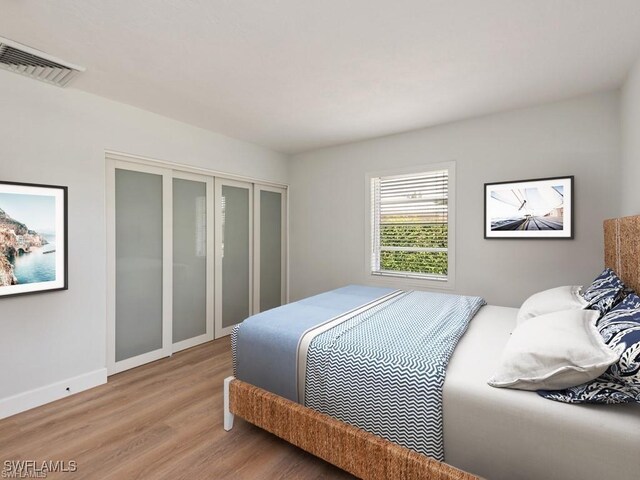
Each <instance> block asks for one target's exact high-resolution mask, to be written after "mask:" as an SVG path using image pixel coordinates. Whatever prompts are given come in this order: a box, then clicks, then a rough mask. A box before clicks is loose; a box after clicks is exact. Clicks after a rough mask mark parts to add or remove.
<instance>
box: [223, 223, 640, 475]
mask: <svg viewBox="0 0 640 480" xmlns="http://www.w3.org/2000/svg"><path fill="white" fill-rule="evenodd" d="M638 238H640V215H639V216H633V217H623V218H614V219H611V220H605V222H604V245H605V248H604V250H605V252H604V257H605V266H607V267H609V268H611V269H613V270H614V271H615V272H616V273H617V274H618V275H619V276H620V278H621V279H622V281H623V282H625V284H626V285H627V286H629V287H630V288H632V289H633V290H635V291H640V242H638ZM234 415H238V416H239V417H241V418H243V419H245V420H246V421H248V422H249V423H252V424H254V425H256V426H258V427H260V428H262V429H264V430H267V431H268V432H271V433H273V434H274V435H276V436H278V437H280V438H282V439H284V440H286V441H287V442H289V443H291V444H293V445H296V446H297V447H300V448H302V449H303V450H306V451H307V452H309V453H311V454H313V455H315V456H317V457H320V458H322V459H323V460H326V461H327V462H329V463H331V464H333V465H336V466H337V467H339V468H341V469H343V470H345V471H347V472H349V473H351V474H353V475H355V476H356V477H359V478H363V479H371V480H386V479H394V480H395V479H398V480H400V479H405V480H417V479H433V480H472V479H478V478H479V477H476V476H475V475H472V474H470V473H467V472H464V471H462V470H458V469H457V468H455V467H452V466H450V465H447V464H446V463H442V462H439V461H437V460H434V459H433V458H430V457H427V456H426V455H422V454H419V453H417V452H414V451H413V450H409V449H408V448H404V447H401V446H399V445H397V444H395V443H392V442H390V441H388V440H385V439H383V438H381V437H378V436H376V435H373V434H371V433H368V432H365V431H364V430H361V429H359V428H357V427H354V426H352V425H348V424H346V423H344V422H341V421H340V420H337V419H335V418H332V417H330V416H328V415H325V414H322V413H319V412H317V411H315V410H312V409H310V408H307V407H305V406H303V405H301V404H299V403H295V402H292V401H290V400H287V399H285V398H283V397H280V396H278V395H275V394H273V393H270V392H268V391H266V390H263V389H261V388H258V387H256V386H253V385H251V384H248V383H245V382H242V381H240V380H237V379H235V378H234V377H228V378H226V379H225V381H224V429H225V430H231V428H232V427H233V419H234Z"/></svg>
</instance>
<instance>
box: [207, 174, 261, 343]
mask: <svg viewBox="0 0 640 480" xmlns="http://www.w3.org/2000/svg"><path fill="white" fill-rule="evenodd" d="M223 185H226V186H229V187H237V188H245V189H247V191H248V194H249V252H248V253H249V298H248V299H247V301H248V302H249V313H250V314H252V313H253V281H252V278H253V272H254V261H253V250H254V248H255V241H254V234H253V226H254V224H253V215H254V212H253V184H252V183H251V182H243V181H239V180H231V179H228V178H224V177H216V178H215V195H214V205H215V206H216V210H217V212H216V215H215V234H214V238H215V244H216V246H215V278H216V282H215V328H214V332H215V338H221V337H225V336H227V335H230V334H231V331H232V330H233V327H234V326H235V325H230V326H228V327H223V326H222V284H223V279H222V240H223V235H222V219H223V216H222V213H221V206H222V187H223Z"/></svg>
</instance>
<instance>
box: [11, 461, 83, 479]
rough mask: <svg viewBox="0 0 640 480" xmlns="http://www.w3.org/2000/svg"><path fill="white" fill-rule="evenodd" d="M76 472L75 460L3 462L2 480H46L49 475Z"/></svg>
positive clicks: (76, 463)
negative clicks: (25, 479)
mask: <svg viewBox="0 0 640 480" xmlns="http://www.w3.org/2000/svg"><path fill="white" fill-rule="evenodd" d="M77 471H78V462H76V461H75V460H69V461H65V460H43V461H38V460H5V461H4V464H3V465H2V473H1V474H0V476H1V477H2V478H47V475H48V474H49V473H74V472H77Z"/></svg>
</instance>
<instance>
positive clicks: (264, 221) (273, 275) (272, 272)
mask: <svg viewBox="0 0 640 480" xmlns="http://www.w3.org/2000/svg"><path fill="white" fill-rule="evenodd" d="M259 193H260V239H259V241H260V311H265V310H269V309H270V308H274V307H279V306H280V305H281V304H282V194H281V193H279V192H271V191H268V190H260V191H259Z"/></svg>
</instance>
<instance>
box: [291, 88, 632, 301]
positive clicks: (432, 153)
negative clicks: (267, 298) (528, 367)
mask: <svg viewBox="0 0 640 480" xmlns="http://www.w3.org/2000/svg"><path fill="white" fill-rule="evenodd" d="M618 101H619V98H618V94H617V93H616V92H612V93H602V94H597V95H591V96H586V97H581V98H576V99H572V100H568V101H564V102H559V103H553V104H548V105H543V106H539V107H535V108H528V109H523V110H518V111H513V112H509V113H503V114H498V115H491V116H486V117H482V118H477V119H471V120H467V121H462V122H457V123H452V124H448V125H443V126H438V127H433V128H427V129H423V130H418V131H413V132H408V133H403V134H399V135H393V136H388V137H382V138H378V139H374V140H369V141H364V142H358V143H352V144H348V145H343V146H338V147H332V148H326V149H321V150H317V151H313V152H308V153H304V154H299V155H296V156H294V157H293V158H292V159H291V168H290V172H289V176H290V184H291V190H290V192H291V193H290V202H291V206H290V208H291V213H290V215H291V217H290V225H291V226H290V228H291V289H292V291H291V295H292V299H299V298H301V297H304V296H307V295H311V294H314V293H317V292H320V291H323V290H328V289H331V288H336V287H338V286H341V285H345V284H349V283H366V284H372V280H373V279H372V278H371V277H370V276H369V275H368V274H367V272H366V270H365V244H366V242H367V241H368V239H367V238H365V222H366V221H367V220H368V219H369V212H366V211H365V207H364V198H365V181H364V178H365V174H366V173H367V172H370V171H379V170H385V169H390V168H393V167H405V166H410V165H426V166H428V164H429V163H439V162H445V161H451V160H454V161H455V162H456V173H457V181H456V186H457V239H456V242H457V258H456V262H457V271H456V289H455V291H456V292H459V293H464V294H474V295H482V296H484V297H485V298H486V300H487V301H488V302H490V303H493V304H498V305H506V306H517V305H519V304H520V303H521V302H522V301H523V300H524V299H525V298H526V297H527V296H528V295H530V294H532V293H534V292H535V291H538V290H542V289H544V288H550V287H553V286H558V285H567V284H582V283H587V282H589V281H591V280H592V278H593V277H594V276H595V275H597V274H598V273H600V269H601V268H602V265H603V253H602V250H603V240H602V220H604V219H605V218H608V217H612V216H616V215H617V213H618V212H617V206H618V200H617V195H618V188H619V183H620V181H619V166H620V151H619V150H620V136H619V135H620V129H619V108H618V107H619V105H618ZM556 175H575V195H576V196H575V240H484V239H483V184H484V183H485V182H498V181H508V180H520V179H527V178H537V177H552V176H556ZM376 280H377V279H376Z"/></svg>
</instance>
